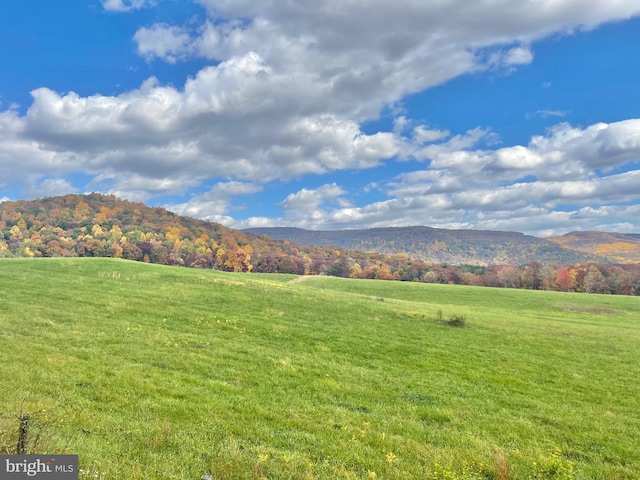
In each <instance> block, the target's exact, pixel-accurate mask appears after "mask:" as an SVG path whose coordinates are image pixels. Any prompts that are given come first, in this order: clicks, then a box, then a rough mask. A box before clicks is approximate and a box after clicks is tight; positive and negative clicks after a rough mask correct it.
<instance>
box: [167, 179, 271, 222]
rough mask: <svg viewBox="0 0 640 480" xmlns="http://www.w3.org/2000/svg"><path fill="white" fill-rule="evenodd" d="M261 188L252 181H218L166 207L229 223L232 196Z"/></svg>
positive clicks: (190, 214) (183, 213)
mask: <svg viewBox="0 0 640 480" xmlns="http://www.w3.org/2000/svg"><path fill="white" fill-rule="evenodd" d="M261 190H262V187H261V186H259V185H255V184H251V183H244V182H224V183H218V184H216V185H215V186H214V187H213V188H212V189H211V190H209V191H208V192H206V193H203V194H201V195H197V196H194V197H193V198H191V199H189V200H188V201H187V202H184V203H181V204H175V205H167V206H166V208H167V209H168V210H171V211H172V212H175V213H177V214H179V215H187V216H190V217H195V218H202V219H206V220H211V221H216V222H224V223H228V222H229V221H232V219H231V217H229V216H227V215H226V213H227V210H228V209H229V204H230V201H231V198H233V197H236V196H240V195H247V194H251V193H256V192H259V191H261Z"/></svg>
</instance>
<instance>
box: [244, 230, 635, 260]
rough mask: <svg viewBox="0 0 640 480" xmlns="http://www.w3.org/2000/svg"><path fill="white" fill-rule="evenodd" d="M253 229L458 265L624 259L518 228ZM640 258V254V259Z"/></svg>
mask: <svg viewBox="0 0 640 480" xmlns="http://www.w3.org/2000/svg"><path fill="white" fill-rule="evenodd" d="M245 231H246V232H248V233H256V234H262V235H268V236H270V237H272V238H275V239H277V240H287V241H290V242H294V243H299V244H301V245H320V246H323V247H335V248H345V249H348V250H357V251H361V252H376V253H382V254H391V255H393V254H396V253H406V254H407V255H409V256H410V257H413V258H417V259H421V260H428V261H432V262H438V263H449V264H454V265H460V264H470V265H507V264H514V265H524V264H527V263H529V262H533V261H537V262H542V263H548V262H557V263H578V262H586V261H595V262H608V261H616V262H618V261H621V260H620V259H619V258H613V257H610V256H609V255H610V254H611V253H612V251H611V250H606V249H601V250H599V251H598V252H597V253H596V252H595V251H593V250H589V249H576V248H573V244H570V243H569V242H565V243H562V242H557V241H556V242H554V241H549V240H547V239H544V238H537V237H533V236H531V235H524V234H522V233H518V232H499V231H490V230H447V229H442V228H431V227H398V228H370V229H365V230H339V231H310V230H304V229H300V228H278V227H275V228H250V229H247V230H245ZM639 258H640V257H639Z"/></svg>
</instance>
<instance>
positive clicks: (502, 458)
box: [493, 452, 511, 480]
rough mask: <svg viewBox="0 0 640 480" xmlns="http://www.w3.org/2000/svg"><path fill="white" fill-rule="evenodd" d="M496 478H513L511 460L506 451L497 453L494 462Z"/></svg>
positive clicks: (499, 479) (507, 479)
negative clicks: (510, 466)
mask: <svg viewBox="0 0 640 480" xmlns="http://www.w3.org/2000/svg"><path fill="white" fill-rule="evenodd" d="M493 468H494V478H495V479H496V480H511V471H510V469H509V461H508V460H507V456H506V455H505V454H504V452H498V453H496V457H495V463H494V467H493Z"/></svg>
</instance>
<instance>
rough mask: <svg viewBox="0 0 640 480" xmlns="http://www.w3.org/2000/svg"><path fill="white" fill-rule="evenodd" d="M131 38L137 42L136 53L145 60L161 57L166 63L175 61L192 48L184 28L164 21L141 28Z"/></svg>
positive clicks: (183, 56) (189, 52)
mask: <svg viewBox="0 0 640 480" xmlns="http://www.w3.org/2000/svg"><path fill="white" fill-rule="evenodd" d="M133 39H134V41H135V42H136V43H137V44H138V54H139V55H140V56H142V57H145V58H146V59H147V60H153V59H154V58H162V59H164V60H165V61H166V62H168V63H176V61H178V60H184V59H186V58H187V57H188V56H189V55H190V54H191V52H192V48H193V47H192V45H191V41H192V40H191V37H190V35H189V33H188V32H187V31H186V30H185V29H183V28H181V27H176V26H172V27H171V26H169V25H167V24H164V23H156V24H155V25H152V26H151V27H149V28H146V27H143V28H141V29H140V30H138V31H137V32H136V34H135V35H134V36H133Z"/></svg>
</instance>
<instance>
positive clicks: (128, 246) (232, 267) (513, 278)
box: [0, 194, 640, 295]
mask: <svg viewBox="0 0 640 480" xmlns="http://www.w3.org/2000/svg"><path fill="white" fill-rule="evenodd" d="M423 228H426V227H420V228H415V229H411V231H412V232H413V233H416V235H417V232H420V231H422V229H423ZM384 230H393V229H384ZM431 230H433V229H431ZM471 232H472V231H466V232H462V235H467V236H472V234H471ZM387 233H388V232H387ZM485 233H487V235H489V234H488V232H485ZM493 233H495V235H496V237H495V238H501V239H502V244H500V242H495V241H494V242H491V241H490V240H489V238H490V235H489V236H487V237H486V239H485V241H484V242H482V241H479V240H473V242H476V243H477V245H478V248H480V247H482V248H483V249H484V250H486V251H488V252H491V251H493V252H494V254H495V255H496V257H495V260H496V263H498V265H478V264H473V265H472V264H469V263H466V264H465V262H464V260H463V259H464V257H463V256H461V257H459V258H460V262H458V263H457V264H453V263H454V262H442V261H438V260H437V258H438V257H437V256H435V255H434V256H431V255H430V254H428V253H427V254H425V255H423V256H422V257H423V258H413V257H412V256H411V255H409V254H407V253H405V252H404V251H403V250H402V249H401V247H400V245H402V243H403V242H406V241H407V240H406V238H404V239H403V237H402V235H398V240H397V245H396V250H394V251H395V252H397V253H395V254H387V255H384V254H381V253H371V252H370V253H362V252H357V251H354V250H342V249H337V248H329V247H321V246H314V245H305V246H303V245H299V244H297V243H292V242H288V241H284V240H274V239H272V238H270V237H267V236H265V235H254V234H251V233H247V232H241V231H238V230H233V229H230V228H227V227H224V226H222V225H220V224H217V223H212V222H205V221H202V220H196V219H193V218H189V217H182V216H179V215H176V214H174V213H171V212H169V211H167V210H165V209H163V208H150V207H147V206H145V205H143V204H141V203H133V202H129V201H123V200H118V199H117V198H116V197H113V196H105V195H99V194H91V195H67V196H63V197H53V198H45V199H39V200H33V201H18V202H4V203H0V258H2V257H114V258H123V259H128V260H134V261H143V262H150V263H159V264H164V265H176V266H186V267H194V268H213V269H218V270H225V271H232V272H251V271H253V272H264V273H293V274H298V275H332V276H337V277H351V278H363V279H381V280H402V281H420V282H429V283H446V284H465V285H476V286H489V287H507V288H527V289H534V290H558V291H575V292H589V293H616V294H624V295H640V264H637V263H636V264H633V263H627V264H613V263H605V262H593V261H588V259H589V258H592V257H589V256H584V254H582V255H583V256H579V254H578V253H575V255H577V256H575V257H568V258H571V259H572V261H562V260H559V261H549V260H548V259H547V257H545V256H544V255H543V254H542V253H544V252H545V249H546V246H545V245H543V246H541V247H539V248H538V250H537V252H538V253H540V256H539V257H536V256H535V255H533V256H529V257H526V258H527V260H528V261H527V262H520V261H517V260H513V259H509V258H507V257H500V255H499V252H504V250H505V244H508V243H509V242H508V240H507V239H509V238H511V239H512V241H511V244H513V245H516V244H518V242H520V245H521V248H522V249H524V248H525V247H524V245H527V242H529V240H527V239H526V237H525V236H524V235H521V234H517V233H509V232H507V233H504V232H493ZM501 233H502V235H501ZM317 238H318V240H319V241H320V240H321V238H322V235H318V237H317ZM408 238H411V237H408ZM415 238H416V241H418V236H416V237H415ZM523 238H525V240H522V239H523ZM530 238H535V237H530ZM390 242H392V240H390ZM451 245H452V246H450V245H449V243H448V242H444V241H442V242H440V248H441V249H442V250H451V249H453V248H461V247H460V246H459V245H458V246H457V247H456V246H455V245H456V243H455V242H452V243H451ZM365 247H366V245H363V248H365ZM557 248H559V249H561V248H562V247H560V246H557ZM567 251H568V252H570V251H569V250H567ZM456 258H458V257H456ZM538 258H539V259H538ZM562 258H564V257H562ZM500 260H501V261H500ZM508 260H511V262H509V261H508ZM574 260H575V261H574Z"/></svg>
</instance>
